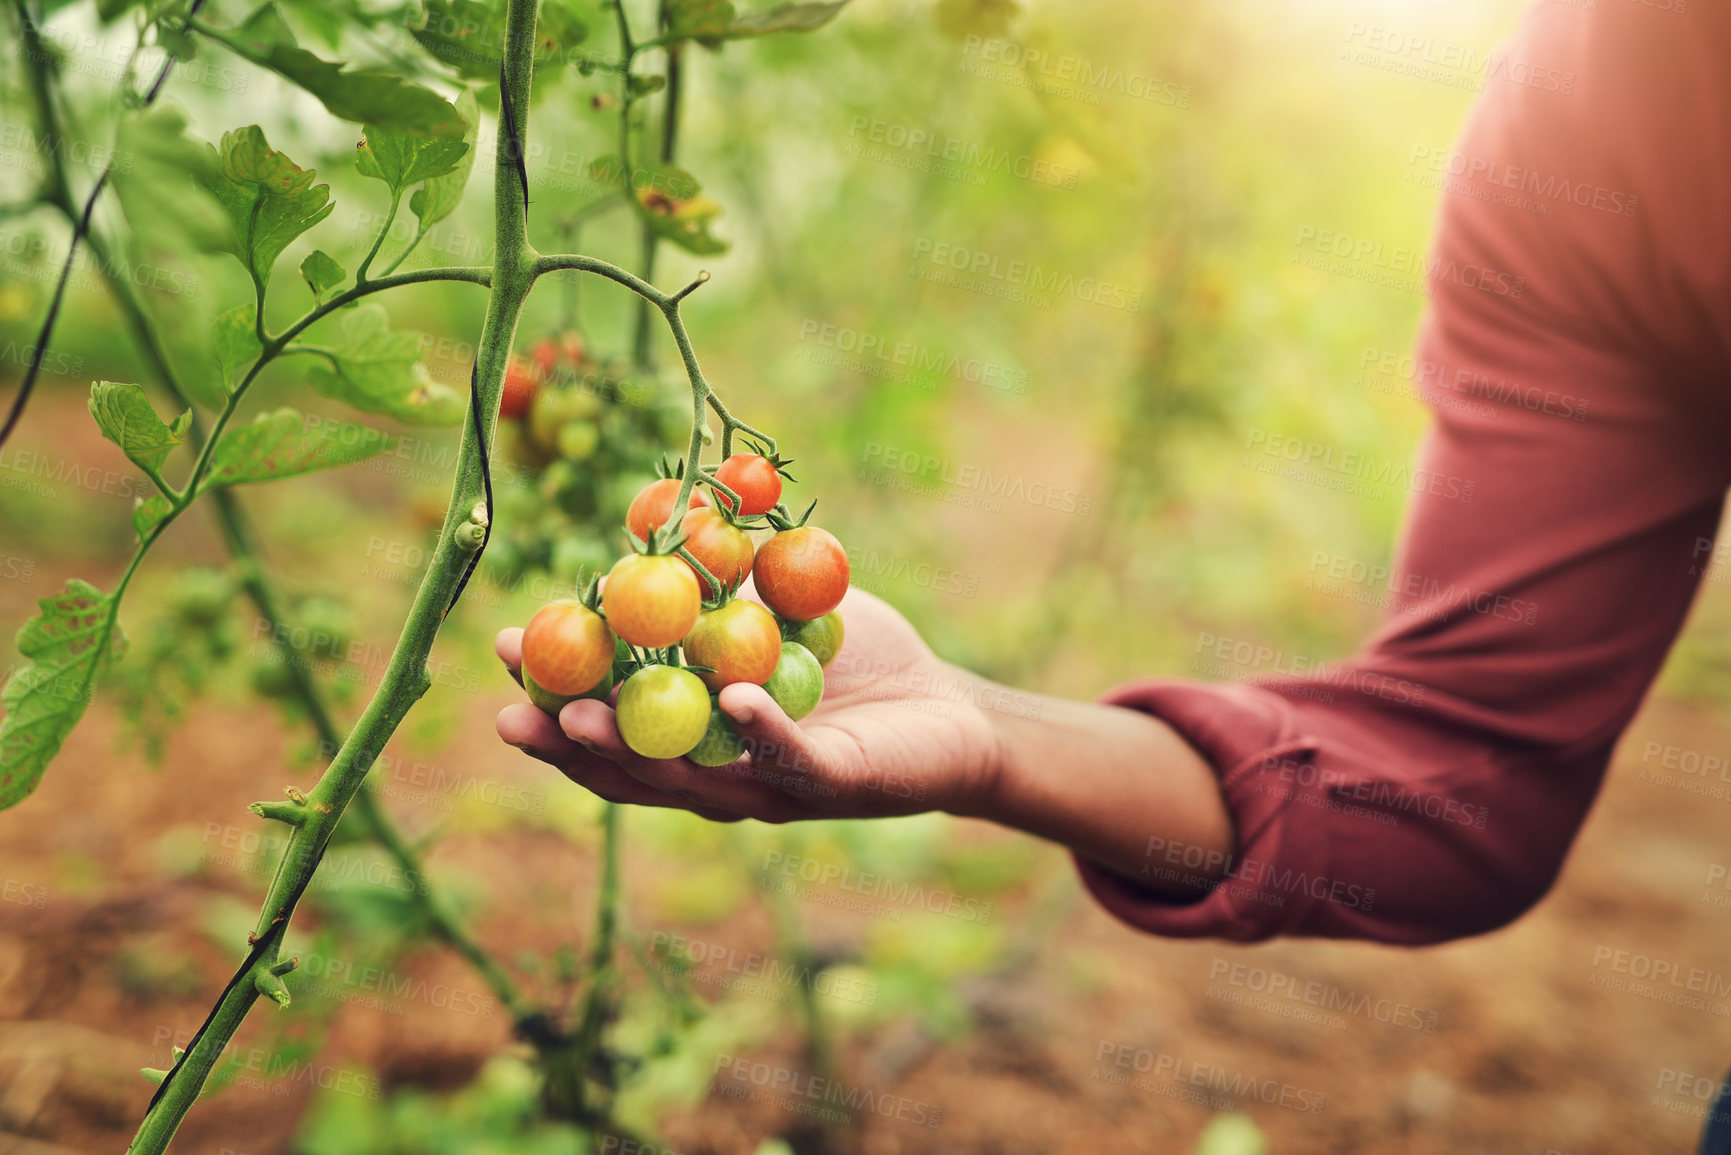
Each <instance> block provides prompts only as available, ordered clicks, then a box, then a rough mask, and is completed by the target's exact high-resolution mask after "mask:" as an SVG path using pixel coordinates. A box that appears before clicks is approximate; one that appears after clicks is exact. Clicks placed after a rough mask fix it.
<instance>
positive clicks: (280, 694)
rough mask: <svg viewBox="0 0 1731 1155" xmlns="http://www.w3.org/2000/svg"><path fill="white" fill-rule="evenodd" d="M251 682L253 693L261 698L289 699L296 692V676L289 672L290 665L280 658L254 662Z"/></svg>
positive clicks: (262, 659)
mask: <svg viewBox="0 0 1731 1155" xmlns="http://www.w3.org/2000/svg"><path fill="white" fill-rule="evenodd" d="M251 681H252V689H253V693H255V694H258V695H259V696H260V697H264V698H287V697H290V696H292V695H293V694H294V692H295V680H294V675H293V674H292V673H290V672H289V668H288V663H287V662H285V661H282V660H281V659H280V658H276V659H271V658H261V659H259V660H258V661H257V662H254V663H253V667H252V674H251Z"/></svg>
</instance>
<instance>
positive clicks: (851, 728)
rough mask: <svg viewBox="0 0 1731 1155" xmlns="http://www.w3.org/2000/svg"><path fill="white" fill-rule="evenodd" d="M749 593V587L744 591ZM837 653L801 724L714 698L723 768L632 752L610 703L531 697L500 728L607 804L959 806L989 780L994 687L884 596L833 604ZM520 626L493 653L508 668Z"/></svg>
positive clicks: (770, 808)
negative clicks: (726, 744)
mask: <svg viewBox="0 0 1731 1155" xmlns="http://www.w3.org/2000/svg"><path fill="white" fill-rule="evenodd" d="M748 588H749V587H748ZM840 612H841V616H842V620H843V623H844V626H845V637H844V640H843V644H842V648H841V652H840V653H839V654H837V655H836V658H835V661H834V662H832V663H831V664H830V666H829V668H828V670H826V671H825V678H824V696H823V701H822V702H821V703H820V704H819V706H818V708H817V709H816V710H815V711H813V713H812V714H811V715H810V716H809V717H807V718H806V719H804V721H803V722H802V723H796V722H794V721H793V720H792V719H790V718H788V716H787V715H786V714H785V713H784V712H783V711H782V709H781V707H780V706H778V705H776V704H775V702H774V701H773V700H772V699H771V698H770V696H769V695H768V694H767V693H765V692H764V690H763V688H762V687H760V686H755V685H751V684H750V683H743V682H742V683H737V684H735V685H732V686H729V687H727V688H726V689H725V690H723V691H722V692H721V697H720V703H721V708H722V710H723V711H724V712H725V713H726V714H727V715H728V717H729V718H731V719H732V720H733V722H734V725H735V727H736V728H737V729H738V731H739V735H740V737H741V738H742V739H744V741H745V745H746V753H745V755H744V756H743V757H741V758H740V759H739V760H738V761H736V762H734V763H732V764H731V765H728V766H722V767H714V768H712V767H704V766H698V765H697V764H695V763H693V762H691V761H689V760H687V759H684V758H671V759H654V758H643V757H640V756H638V755H637V754H634V753H633V752H632V751H631V750H630V749H629V748H627V747H626V745H625V743H624V741H623V739H621V738H620V736H619V730H618V727H617V726H616V725H615V724H614V714H613V708H612V707H611V706H609V705H607V704H606V703H603V702H597V701H592V700H589V701H581V700H580V701H576V702H572V703H570V704H569V705H567V706H566V707H565V708H564V710H562V711H561V712H560V714H559V717H558V720H557V721H555V720H554V719H553V718H551V717H549V716H548V715H547V714H545V713H543V712H542V711H541V710H538V709H536V708H535V707H534V706H531V705H529V704H528V703H522V704H519V705H513V706H507V707H506V708H505V709H504V710H503V711H501V712H500V714H499V719H498V728H499V736H500V737H501V738H503V739H504V740H505V741H506V742H509V743H510V744H512V745H514V746H517V747H520V748H521V749H523V750H526V751H527V752H529V753H530V754H533V755H534V756H535V757H537V758H540V759H542V760H543V761H545V762H548V763H551V764H552V765H553V766H555V767H557V768H558V769H559V770H561V771H563V772H564V773H565V775H566V776H567V777H569V778H570V779H571V780H572V781H574V782H577V783H579V784H580V785H582V786H585V787H587V788H588V789H590V790H592V791H594V792H595V793H596V794H598V795H600V796H601V797H602V798H606V799H608V800H609V801H613V802H627V803H635V804H638V805H645V806H676V807H682V808H684V809H688V810H691V811H693V812H695V813H698V814H701V815H704V816H705V817H708V818H713V819H717V820H721V821H731V820H736V819H739V818H758V819H762V820H763V821H766V822H786V821H791V820H794V819H800V818H824V817H828V818H834V817H880V816H887V815H894V814H911V813H916V812H919V811H924V810H934V809H938V810H950V811H953V812H960V813H965V812H967V811H969V810H970V809H972V808H973V806H974V804H975V802H976V801H977V800H978V799H980V798H981V797H982V796H983V795H984V794H985V793H986V792H987V791H989V789H990V787H991V784H992V777H993V774H994V769H995V767H996V766H997V765H998V744H997V739H996V736H995V731H994V728H993V726H992V725H991V723H990V721H989V719H988V716H987V713H986V711H985V709H983V708H982V705H981V702H980V700H979V699H980V695H981V693H982V692H985V693H991V692H993V690H992V688H991V687H990V686H989V683H986V682H984V681H982V680H981V679H978V678H976V677H975V676H974V675H972V674H969V673H967V672H966V671H963V670H960V669H957V668H956V667H954V666H951V665H948V664H947V663H945V662H943V661H941V660H939V658H938V657H937V655H936V654H934V653H932V651H931V649H930V647H928V646H927V645H926V644H925V642H924V641H923V640H922V639H921V638H920V636H919V634H918V632H916V631H915V630H914V628H913V626H912V625H910V624H909V623H908V621H907V619H906V618H903V617H902V616H901V615H900V614H898V613H897V612H896V611H895V610H894V609H892V608H890V606H889V605H888V604H886V603H885V602H883V601H882V600H880V599H879V598H876V597H873V596H872V595H871V594H868V593H866V592H864V591H863V590H858V589H850V590H849V591H848V593H847V596H846V597H845V598H844V599H843V600H842V603H841V606H840ZM522 637H523V631H522V630H518V629H512V630H504V631H502V632H501V633H500V634H499V637H498V641H497V649H498V653H499V657H500V658H501V659H503V660H504V662H505V664H506V666H507V667H509V668H510V670H511V672H512V674H513V675H514V676H516V675H518V667H519V665H520V662H521V654H522Z"/></svg>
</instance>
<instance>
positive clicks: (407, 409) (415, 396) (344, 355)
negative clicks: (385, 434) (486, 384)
mask: <svg viewBox="0 0 1731 1155" xmlns="http://www.w3.org/2000/svg"><path fill="white" fill-rule="evenodd" d="M420 346H421V343H420V341H419V340H418V339H417V338H416V336H415V335H414V334H413V333H401V332H393V331H392V330H391V324H390V319H389V317H387V315H386V314H385V310H384V307H383V306H381V305H362V306H360V307H358V308H357V309H355V310H354V312H352V313H350V314H349V315H348V316H346V317H345V318H344V319H343V343H342V344H341V345H340V346H338V347H336V348H333V349H325V350H322V351H323V352H324V353H326V354H327V355H328V356H329V357H330V359H331V361H332V364H331V365H330V366H329V367H327V366H323V365H315V366H314V367H313V368H312V369H311V370H310V371H309V372H308V374H307V377H308V380H309V381H310V382H311V383H312V387H313V388H314V389H317V390H318V391H319V392H320V393H323V394H324V395H325V396H327V397H334V398H336V399H337V400H338V401H345V402H347V403H348V404H350V405H353V406H354V407H355V408H356V409H359V410H361V411H362V412H365V413H384V414H387V415H389V416H391V417H395V418H397V419H398V420H399V421H406V422H409V423H410V424H414V425H455V424H457V423H458V422H459V421H461V420H462V419H463V413H464V408H465V404H466V399H465V398H464V397H462V396H461V395H459V394H458V393H457V392H455V391H454V390H452V389H449V388H447V387H446V386H444V385H440V384H438V383H436V382H434V381H432V380H431V379H429V378H428V376H427V374H426V370H425V369H424V368H423V367H422V366H421V357H420Z"/></svg>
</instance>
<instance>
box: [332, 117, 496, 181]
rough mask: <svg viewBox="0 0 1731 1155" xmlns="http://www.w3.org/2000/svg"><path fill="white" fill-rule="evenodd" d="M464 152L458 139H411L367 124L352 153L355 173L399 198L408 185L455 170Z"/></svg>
mask: <svg viewBox="0 0 1731 1155" xmlns="http://www.w3.org/2000/svg"><path fill="white" fill-rule="evenodd" d="M468 151H469V145H468V142H467V141H464V140H462V139H451V138H449V137H427V136H411V135H409V134H408V133H406V132H393V131H391V130H390V129H388V128H379V127H378V126H376V125H369V126H368V127H367V132H366V135H365V136H363V137H361V143H360V146H359V148H358V149H357V150H356V152H355V170H356V171H357V172H359V173H360V174H361V175H362V176H366V177H372V178H373V179H374V180H382V181H384V182H385V183H386V184H387V185H389V186H390V189H391V195H392V196H401V195H402V193H403V190H404V189H406V188H408V187H409V186H410V185H412V184H419V183H420V182H421V181H424V180H427V179H428V178H429V177H435V176H443V175H444V174H445V173H448V172H450V171H451V170H452V169H454V168H456V167H457V164H458V162H459V161H461V160H462V159H463V156H464V154H466V153H467V152H468Z"/></svg>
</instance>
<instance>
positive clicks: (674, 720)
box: [616, 666, 710, 758]
mask: <svg viewBox="0 0 1731 1155" xmlns="http://www.w3.org/2000/svg"><path fill="white" fill-rule="evenodd" d="M616 708H617V710H618V723H619V736H620V737H621V738H623V739H625V744H626V745H627V746H629V747H631V749H633V750H635V751H636V752H637V753H639V754H641V755H643V757H645V758H683V757H684V756H685V755H686V754H688V753H690V752H691V750H692V749H693V748H694V747H695V746H696V745H697V744H698V743H699V742H701V741H703V737H704V734H705V733H706V732H707V730H708V729H709V717H710V703H709V691H708V690H705V689H704V688H703V683H702V682H700V681H698V679H697V675H696V674H693V673H692V672H691V671H690V670H682V669H680V668H679V667H677V666H645V667H643V669H641V670H638V671H637V672H636V673H635V674H632V675H631V676H630V677H629V678H626V679H625V684H624V685H623V686H620V687H619V701H618V704H617V707H616Z"/></svg>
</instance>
